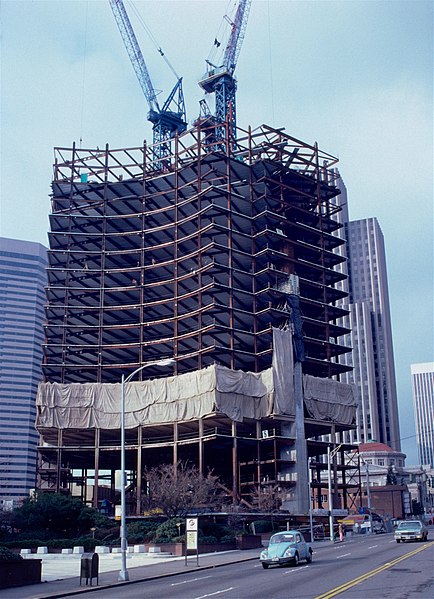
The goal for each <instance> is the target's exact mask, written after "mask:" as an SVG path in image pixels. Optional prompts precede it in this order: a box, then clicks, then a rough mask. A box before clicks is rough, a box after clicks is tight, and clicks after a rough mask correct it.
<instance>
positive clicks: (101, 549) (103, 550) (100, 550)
mask: <svg viewBox="0 0 434 599" xmlns="http://www.w3.org/2000/svg"><path fill="white" fill-rule="evenodd" d="M95 553H110V547H104V545H97V546H96V547H95Z"/></svg>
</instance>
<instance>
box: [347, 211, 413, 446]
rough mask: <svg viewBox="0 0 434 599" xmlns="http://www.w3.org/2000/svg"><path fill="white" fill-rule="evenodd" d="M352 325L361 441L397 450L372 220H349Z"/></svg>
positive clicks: (382, 269)
mask: <svg viewBox="0 0 434 599" xmlns="http://www.w3.org/2000/svg"><path fill="white" fill-rule="evenodd" d="M345 233H346V239H347V256H348V274H349V283H350V289H349V291H350V328H351V331H352V332H351V345H352V347H353V354H352V359H353V366H354V370H353V372H352V373H351V374H350V375H349V376H350V377H352V378H353V382H354V383H355V384H356V386H357V388H358V395H359V410H358V426H357V434H358V439H355V440H358V441H360V442H364V443H366V442H368V441H378V442H380V443H385V444H387V445H390V446H391V447H392V448H393V449H395V450H397V451H399V450H400V449H401V443H400V435H399V421H398V405H397V396H396V381H395V363H394V357H393V343H392V327H391V318H390V307H389V291H388V283H387V268H386V253H385V248H384V238H383V233H382V231H381V228H380V225H379V224H378V221H377V219H376V218H366V219H361V220H356V221H348V222H347V223H346V224H345Z"/></svg>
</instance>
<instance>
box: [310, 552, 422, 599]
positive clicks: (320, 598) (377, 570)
mask: <svg viewBox="0 0 434 599" xmlns="http://www.w3.org/2000/svg"><path fill="white" fill-rule="evenodd" d="M433 545H434V541H431V543H427V544H425V545H423V546H422V547H418V549H415V550H414V551H410V553H406V554H405V555H401V557H398V558H396V559H394V560H392V561H391V562H387V563H386V564H383V565H382V566H379V567H378V568H375V570H371V571H370V572H366V573H365V574H362V575H361V576H358V577H357V578H354V579H353V580H349V581H348V582H345V583H344V584H341V585H340V586H338V587H336V588H334V589H331V590H330V591H327V592H326V593H323V594H322V595H318V596H317V597H315V599H331V598H332V597H336V595H340V594H341V593H344V592H345V591H348V589H351V588H352V587H354V586H356V585H357V584H360V583H361V582H364V581H365V580H368V578H372V576H375V575H376V574H380V573H381V572H384V570H387V569H388V568H392V567H393V566H395V565H396V564H398V563H399V562H402V561H403V560H405V559H407V558H408V557H412V556H413V555H416V554H417V553H420V552H421V551H424V550H425V549H427V548H428V547H432V546H433Z"/></svg>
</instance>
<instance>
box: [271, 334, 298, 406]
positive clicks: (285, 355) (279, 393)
mask: <svg viewBox="0 0 434 599" xmlns="http://www.w3.org/2000/svg"><path fill="white" fill-rule="evenodd" d="M273 375H274V406H273V414H288V415H289V416H294V415H295V392H294V356H293V348H292V332H291V331H290V330H289V329H285V330H281V329H273Z"/></svg>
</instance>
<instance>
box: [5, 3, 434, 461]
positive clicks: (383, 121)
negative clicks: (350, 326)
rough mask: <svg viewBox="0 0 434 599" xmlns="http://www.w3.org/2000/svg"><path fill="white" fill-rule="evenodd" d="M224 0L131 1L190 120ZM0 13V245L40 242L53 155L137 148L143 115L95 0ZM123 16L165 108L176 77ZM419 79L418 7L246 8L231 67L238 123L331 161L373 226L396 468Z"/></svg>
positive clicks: (414, 282) (415, 302)
mask: <svg viewBox="0 0 434 599" xmlns="http://www.w3.org/2000/svg"><path fill="white" fill-rule="evenodd" d="M233 4H234V2H232V1H230V2H226V0H224V1H221V2H220V1H212V0H201V1H192V0H178V1H164V0H163V1H161V0H160V1H155V0H149V1H135V2H134V6H135V7H136V8H137V10H138V11H139V13H140V15H141V16H142V18H143V20H144V21H145V23H146V25H147V26H148V27H149V28H150V30H151V31H152V33H153V35H154V37H155V38H156V39H157V40H158V43H159V44H160V45H161V47H162V48H163V50H164V52H165V53H166V55H167V57H168V58H169V60H170V61H171V62H172V64H173V66H174V67H175V69H176V70H177V72H178V73H179V74H180V75H182V76H183V77H184V93H185V96H186V102H187V111H188V118H189V120H190V122H191V121H193V120H194V119H195V117H196V116H197V114H198V101H199V99H200V98H201V97H202V94H201V90H200V89H199V87H198V85H197V81H198V80H199V78H200V77H201V76H202V75H203V73H204V71H205V59H206V58H207V57H208V56H209V52H210V50H211V48H212V44H213V41H214V38H215V37H216V35H217V32H219V28H220V27H221V24H222V20H223V15H224V14H225V13H226V12H230V8H231V6H232V5H233ZM0 7H1V29H2V39H1V61H2V66H1V204H0V205H1V214H0V216H1V229H0V235H2V236H5V237H13V238H18V239H27V240H32V241H39V242H41V243H43V244H45V245H47V235H46V232H47V230H48V214H49V211H50V202H49V193H50V182H51V176H52V162H53V147H55V146H64V147H70V146H71V145H72V142H73V141H76V142H77V143H79V140H80V139H82V146H83V147H84V148H95V147H96V146H99V147H101V146H103V145H104V144H105V143H109V144H110V146H111V147H112V148H116V147H133V146H137V145H140V144H141V143H142V141H143V139H145V138H146V139H148V140H150V139H151V129H150V124H149V123H148V122H147V121H146V114H147V109H148V107H147V104H146V101H145V98H144V96H143V94H142V90H141V88H140V86H139V84H138V81H137V79H136V77H135V74H134V71H133V69H132V66H131V64H130V62H129V59H128V56H127V54H126V51H125V49H124V46H123V43H122V40H121V37H120V34H119V32H118V29H117V26H116V23H115V20H114V17H113V15H112V12H111V9H110V6H109V3H108V0H89V1H85V0H51V1H48V0H33V1H31V0H21V1H20V0H1V2H0ZM126 7H127V10H128V11H129V13H130V15H131V20H132V22H133V25H134V28H135V30H136V34H137V37H138V38H139V42H140V45H141V48H142V51H143V54H144V56H145V59H146V62H147V64H148V68H149V71H150V73H151V77H152V79H153V83H154V86H155V88H158V89H162V90H164V91H163V93H162V94H161V96H159V97H160V98H161V100H162V102H164V100H165V98H166V97H167V95H168V94H169V92H170V90H171V88H172V87H173V85H174V83H175V80H174V77H173V75H172V74H171V72H170V70H169V69H168V68H167V67H166V65H165V63H164V62H163V60H162V59H161V56H160V55H159V54H158V52H157V51H156V48H155V47H154V45H153V44H152V42H151V41H150V38H149V37H148V35H147V34H146V31H145V29H144V27H143V26H142V25H141V24H140V22H139V21H138V20H136V19H135V18H134V13H133V12H132V11H131V9H129V3H128V2H126ZM220 36H221V33H220V32H219V33H218V37H220ZM432 73H433V3H432V2H431V0H430V1H418V0H410V1H394V0H383V1H377V0H353V1H351V0H340V1H335V0H323V1H318V0H302V1H297V0H269V1H267V0H263V1H261V0H254V1H253V4H252V9H251V13H250V18H249V23H248V27H247V32H246V38H245V41H244V45H243V47H242V50H241V54H240V58H239V61H238V65H237V70H236V75H237V78H238V100H237V111H238V123H239V124H240V125H241V126H247V125H252V126H253V127H256V126H258V125H260V124H262V123H266V124H268V125H271V126H275V127H284V128H285V129H286V131H287V133H289V134H290V135H292V136H294V137H296V138H298V139H301V140H303V141H305V142H308V143H312V142H314V141H317V142H318V144H319V146H320V148H322V149H323V150H325V151H327V152H329V153H331V154H334V155H336V156H338V157H339V159H340V164H339V169H340V172H341V174H342V177H343V179H344V181H345V184H346V186H347V189H348V198H349V209H350V218H351V219H359V218H367V217H371V216H376V217H377V218H378V221H379V223H380V226H381V228H382V230H383V233H384V237H385V243H386V252H387V259H388V276H389V288H390V302H391V310H392V326H393V332H394V349H395V365H396V374H397V384H398V400H399V405H400V420H401V437H403V442H402V447H403V450H404V451H405V453H407V455H408V459H407V463H416V462H417V454H416V446H415V437H414V425H413V406H412V399H411V381H410V364H411V363H414V362H429V361H432V359H433V355H434V351H433V166H432V161H433V122H432V120H433V97H432V89H433V87H432V83H433V81H432Z"/></svg>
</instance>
